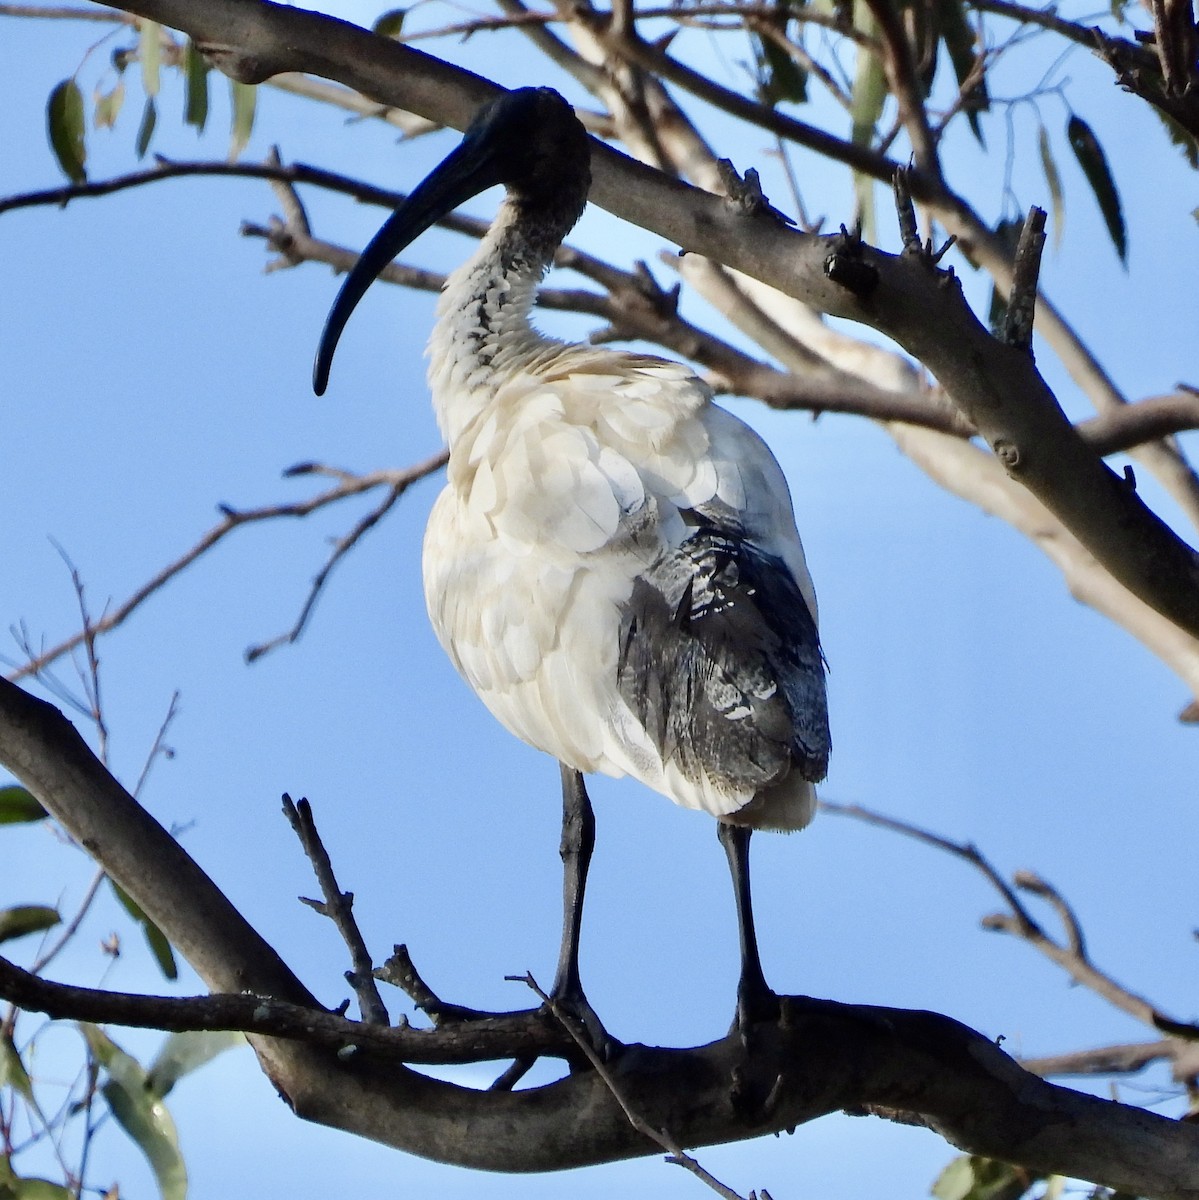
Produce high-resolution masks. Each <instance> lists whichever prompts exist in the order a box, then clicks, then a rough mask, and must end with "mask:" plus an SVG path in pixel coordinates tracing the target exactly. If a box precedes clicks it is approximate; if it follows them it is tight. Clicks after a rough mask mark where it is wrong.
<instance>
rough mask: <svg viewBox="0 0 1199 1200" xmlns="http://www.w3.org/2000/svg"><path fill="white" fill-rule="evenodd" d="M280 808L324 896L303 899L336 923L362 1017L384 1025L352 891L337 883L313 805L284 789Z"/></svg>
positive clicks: (383, 1012) (388, 1021) (388, 1020)
mask: <svg viewBox="0 0 1199 1200" xmlns="http://www.w3.org/2000/svg"><path fill="white" fill-rule="evenodd" d="M283 812H284V815H285V816H286V817H287V820H288V823H289V824H290V825H291V827H292V829H293V830H294V831H295V834H296V837H298V838H299V839H300V845H301V846H303V847H304V853H305V854H306V855H307V856H308V861H309V862H311V863H312V869H313V872H314V873H315V874H316V879H317V883H319V884H320V889H321V893H322V894H323V895H324V897H325V899H324V902H323V903H322V902H320V901H317V900H304V903H305V904H307V905H309V907H311V908H314V909H315V910H316V911H317V912H319V913H320V914H321V915H322V916H326V917H328V918H329V919H330V920H331V921H332V922H333V924H334V925H336V926H337V932H338V933H340V934H341V938H342V941H344V942H345V944H346V946H347V947H348V948H349V951H350V962H351V963H352V964H353V969H352V970H349V971H347V972H346V982H347V983H349V985H350V986H351V987H352V988H353V989H354V991H355V993H356V994H357V996H358V1007H359V1009H360V1010H361V1012H362V1019H363V1020H364V1021H365V1022H366V1023H367V1024H368V1025H382V1026H385V1027H386V1026H388V1025H390V1024H391V1018H390V1017H389V1016H388V1015H387V1008H386V1006H385V1005H384V1003H383V999H382V997H381V996H380V995H379V989H378V988H377V987H375V979H374V975H373V974H372V968H373V964H372V963H371V956H370V952H369V951H368V950H367V948H366V941H365V940H364V939H363V937H362V931H361V930H360V929H359V928H358V922H357V921H355V920H354V893H353V892H343V891H342V890H341V888H339V887H338V886H337V877H336V876H335V875H334V874H333V864H332V862H331V861H330V860H329V852H328V851H327V850H326V849H325V846H324V843H323V842H322V841H321V837H320V834H319V833H318V832H317V828H316V821H315V820H314V819H313V816H312V806H311V805H310V804H309V803H308V801H307V800H306V799H304V798H303V797H301V799H300V800H299V801H298V802H293V801H292V798H291V797H290V796H289V795H288V794H287V793H286V792H284V793H283ZM301 899H303V897H301Z"/></svg>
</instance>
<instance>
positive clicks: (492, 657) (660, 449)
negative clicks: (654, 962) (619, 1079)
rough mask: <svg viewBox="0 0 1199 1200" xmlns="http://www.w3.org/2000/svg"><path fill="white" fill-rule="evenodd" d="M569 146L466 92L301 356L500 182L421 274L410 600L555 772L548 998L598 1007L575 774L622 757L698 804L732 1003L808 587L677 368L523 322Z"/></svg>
mask: <svg viewBox="0 0 1199 1200" xmlns="http://www.w3.org/2000/svg"><path fill="white" fill-rule="evenodd" d="M590 159H591V147H590V140H589V138H588V137H587V134H586V132H585V131H584V129H583V126H582V125H581V124H580V122H579V121H578V119H577V118H576V117H575V115H574V112H573V110H572V109H571V107H570V106H569V105H568V104H567V103H566V101H565V100H564V99H563V98H562V97H561V96H559V95H558V93H557V92H554V91H552V90H550V89H548V88H522V89H519V90H517V91H512V92H508V93H506V94H504V95H502V96H501V97H500V98H499V99H497V100H494V101H492V102H491V103H489V104H487V105H486V106H485V107H484V108H483V109H482V110H481V111H480V113H479V114H478V116H477V117H476V118H475V120H474V121H473V123H472V124H471V126H470V128H469V129H468V130H467V131H466V134H465V136H464V137H463V139H462V142H461V143H460V145H459V146H458V147H457V149H455V150H454V151H453V152H452V153H451V154H450V155H449V156H448V157H447V158H446V159H445V161H444V162H442V164H441V165H440V166H439V167H437V168H436V169H435V170H434V171H433V173H432V174H431V175H429V177H428V178H427V179H425V180H424V182H423V183H421V184H420V185H419V186H418V187H417V188H416V190H415V191H413V192H412V193H411V195H410V196H409V197H408V199H407V200H406V201H405V202H404V203H403V204H402V205H401V206H400V207H399V208H398V209H397V210H396V211H395V213H393V215H392V216H391V217H390V218H389V219H388V221H387V222H386V224H385V225H384V226H383V228H382V229H381V230H380V231H379V233H378V234H377V235H376V236H375V238H374V239H373V240H372V241H371V243H370V244H369V246H368V247H367V248H366V250H365V251H364V252H363V254H362V257H361V258H360V259H359V260H358V263H357V265H356V266H355V267H354V269H353V270H352V271H351V272H350V274H349V275H348V276H347V278H346V280H345V283H344V284H343V286H342V289H341V292H340V294H339V295H338V297H337V300H336V302H335V303H334V305H333V308H332V311H331V312H330V315H329V318H328V321H327V323H326V325H325V329H324V333H323V335H322V338H321V344H320V349H319V351H318V353H317V358H316V366H315V371H314V381H313V386H314V387H315V389H316V391H317V393H318V394H322V393H323V392H324V390H325V386H326V384H327V382H328V376H329V369H330V365H331V362H332V357H333V352H334V349H335V347H336V345H337V341H338V338H339V336H340V334H341V331H342V329H343V328H344V326H345V323H346V321H347V320H348V318H349V316H350V314H351V312H352V311H353V309H354V307H355V305H356V304H357V302H358V301H359V300H360V299H361V297H362V295H363V294H364V293H365V291H366V289H367V288H368V287H369V286H370V284H371V282H372V281H373V280H374V279H375V278H376V276H377V275H378V274H379V272H380V271H382V269H383V268H384V267H385V266H386V265H387V264H388V263H389V262H390V261H391V260H392V259H393V258H394V257H395V255H396V254H398V253H399V252H400V251H401V250H402V249H403V248H404V247H405V246H407V245H408V244H409V243H410V242H411V241H413V239H415V238H416V237H417V236H418V235H419V234H421V233H422V232H423V231H424V230H426V229H427V228H429V226H430V225H432V224H433V223H434V222H436V221H438V220H439V219H440V218H442V217H443V216H445V215H446V214H447V213H448V212H450V211H451V210H452V209H453V208H455V207H456V206H457V205H459V204H461V203H463V202H464V201H466V200H468V199H470V198H471V197H472V196H475V195H477V194H478V193H479V192H481V191H484V190H485V189H487V188H490V187H492V186H494V185H497V184H503V185H504V187H505V188H506V189H507V195H506V198H505V200H504V202H503V204H502V205H501V207H500V210H499V213H498V215H497V216H496V218H495V220H494V222H493V223H492V225H491V228H490V230H489V231H488V233H487V234H486V236H485V237H484V238H483V239H482V242H481V244H480V245H479V248H478V250H477V251H476V252H475V254H474V255H473V257H472V258H471V259H470V260H469V261H468V262H467V263H466V264H464V265H463V266H461V267H459V268H458V269H457V270H456V271H454V272H453V274H451V275H450V277H449V279H448V280H447V281H446V285H445V290H444V292H443V294H442V297H441V301H440V304H439V306H438V315H437V322H436V325H435V327H434V330H433V334H432V338H431V340H430V342H429V384H430V388H431V390H432V394H433V405H434V408H435V409H436V413H437V419H438V422H439V424H440V427H441V430H442V433H443V434H444V436H445V438H446V441H447V442H448V444H449V451H450V456H449V467H448V478H447V481H446V486H445V490H444V491H443V492H442V493H441V495H440V496H439V497H438V499H437V502H436V504H435V505H434V507H433V512H432V515H431V516H430V518H429V526H428V530H427V532H426V535H425V544H424V582H425V597H426V601H427V604H428V608H429V615H430V617H431V619H432V622H433V626H434V628H435V629H436V631H437V636H438V638H439V639H440V641H441V644H442V645H443V646H444V647H445V650H446V652H447V653H448V654H449V656H450V658H451V660H452V661H453V663H454V666H455V667H456V668H457V669H458V671H459V672H460V673H461V674H462V676H463V677H464V678H465V679H466V681H467V682H468V683H469V684H470V685H471V687H472V688H473V689H474V690H475V692H476V693H478V695H479V697H480V698H481V699H482V700H483V702H484V703H485V704H486V705H487V707H488V708H489V709H490V710H491V711H492V713H494V714H495V716H496V717H497V718H498V719H499V720H500V721H501V722H502V723H503V724H504V725H505V726H506V727H507V728H508V729H509V730H510V731H511V732H512V733H514V734H516V736H517V737H520V738H522V739H524V740H525V741H526V742H528V743H529V744H531V745H533V746H535V747H537V748H538V749H539V750H543V751H545V752H546V753H547V754H552V755H553V756H554V757H555V758H556V759H557V760H558V761H559V763H560V764H561V768H562V778H563V801H564V803H563V841H562V852H563V859H564V862H565V864H566V879H565V886H564V891H565V919H564V928H563V941H562V948H561V954H560V959H559V964H558V972H557V976H556V978H555V981H554V986H553V990H552V993H551V995H552V996H553V998H554V999H556V1000H557V1001H558V1002H559V1003H561V1004H564V1005H566V1006H567V1007H569V1008H571V1009H573V1011H574V1012H575V1013H576V1014H578V1015H579V1016H580V1017H582V1018H583V1019H584V1020H585V1021H586V1022H587V1024H588V1025H589V1026H590V1027H591V1028H592V1029H593V1030H601V1029H602V1026H600V1024H599V1022H598V1019H597V1018H596V1017H595V1014H594V1013H593V1012H592V1010H591V1008H590V1006H589V1005H588V1003H587V1001H586V998H585V996H584V993H583V989H582V985H581V982H580V979H579V970H578V940H579V929H580V921H581V917H582V905H583V892H584V888H585V885H586V877H587V866H588V862H589V860H590V855H591V848H592V845H593V843H594V817H593V815H592V811H591V805H590V802H589V800H588V798H587V792H586V789H585V787H584V784H583V778H582V775H583V773H587V772H601V773H603V774H606V775H614V776H623V775H632V776H633V777H634V778H636V779H639V780H641V781H642V782H643V783H645V784H647V785H648V786H649V787H651V788H653V789H655V790H656V791H658V792H661V793H663V794H664V795H666V796H668V797H670V798H671V799H672V800H674V801H675V802H676V803H678V804H681V805H683V806H685V807H687V808H694V809H702V810H703V811H705V812H708V813H710V814H711V815H712V816H713V817H715V818H716V819H717V822H718V826H717V828H718V830H719V834H720V840H721V842H722V844H723V846H724V848H725V851H726V853H727V855H728V860H729V864H730V868H731V871H732V876H733V883H734V891H735V897H736V902H737V911H738V920H739V927H740V939H741V960H742V961H741V977H740V982H739V985H738V993H737V995H738V1009H737V1011H738V1016H739V1019H740V1020H741V1021H742V1023H746V1022H750V1021H752V1020H755V1019H759V1018H762V1017H764V1016H769V1015H770V1014H771V1013H772V1011H773V1002H774V996H773V993H772V992H771V991H770V989H769V988H768V987H767V985H766V981H765V978H764V976H763V973H762V968H761V965H760V962H759V959H758V951H757V943H756V937H755V934H754V926H753V916H752V910H751V904H750V890H749V868H748V850H749V837H750V832H751V831H752V830H754V829H781V830H795V829H801V828H803V826H805V825H806V824H807V823H808V822H809V821H810V820H811V817H812V813H813V809H814V805H815V793H814V789H813V784H814V783H815V782H816V781H818V780H820V779H822V778H823V777H824V775H825V771H826V769H827V765H828V754H829V730H828V716H827V708H826V701H825V680H824V662H823V658H822V655H821V651H820V641H819V637H818V635H817V629H816V597H815V594H814V592H813V589H812V581H811V577H810V576H809V574H808V569H807V566H806V564H805V561H804V553H803V548H802V546H801V544H800V540H799V535H798V533H797V532H796V528H795V518H794V516H793V513H792V509H791V500H790V496H789V493H788V490H787V484H786V482H785V480H784V478H783V474H782V471H781V470H780V469H779V466H778V463H777V462H776V461H775V459H774V457H773V455H772V454H771V453H770V451H769V450H768V449H767V447H766V445H765V444H764V443H763V442H762V440H761V439H760V438H759V437H758V436H757V434H755V433H754V432H753V431H752V430H751V429H750V428H749V427H748V426H746V425H744V424H743V423H742V422H741V421H739V420H738V419H737V418H736V417H734V416H732V415H730V414H729V413H727V412H726V411H724V410H723V409H721V408H719V407H717V406H716V405H715V404H713V403H712V397H711V392H710V390H709V388H708V387H707V386H706V385H705V384H704V382H703V381H702V380H700V379H699V378H697V377H696V375H695V374H694V373H693V372H692V371H690V370H689V369H688V368H687V367H685V366H682V365H680V364H678V363H673V362H668V361H665V360H663V359H660V358H654V357H651V356H648V355H643V354H634V353H622V352H618V351H614V350H611V349H599V348H596V347H592V346H587V345H574V344H564V343H562V342H558V341H554V340H551V339H549V338H546V337H544V336H542V335H541V334H540V333H538V332H537V331H536V330H535V329H534V328H533V327H532V326H531V324H530V321H529V312H530V308H531V306H532V304H533V300H534V294H535V290H536V287H537V284H538V283H539V281H540V280H541V278H542V276H543V275H544V274H545V271H546V269H547V268H548V267H549V265H550V262H551V261H552V259H553V255H554V252H555V251H556V250H557V248H558V246H559V245H560V244H561V242H562V239H563V238H564V237H565V236H566V234H567V233H568V232H569V231H570V229H571V228H572V227H573V226H574V224H575V222H576V221H577V220H578V219H579V216H580V215H581V213H582V211H583V207H584V204H585V203H586V200H587V192H588V188H589V186H590V182H591V173H590Z"/></svg>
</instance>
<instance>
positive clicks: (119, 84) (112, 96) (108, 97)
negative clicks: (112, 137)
mask: <svg viewBox="0 0 1199 1200" xmlns="http://www.w3.org/2000/svg"><path fill="white" fill-rule="evenodd" d="M92 100H93V103H94V107H93V108H92V127H93V128H94V129H111V128H112V127H113V126H114V125H115V124H116V123H117V114H118V113H119V112H120V111H121V107H122V106H123V105H124V103H125V81H124V79H118V80H117V81H116V83H115V84H114V85H113V88H112V91H110V92H101V91H100V89H99V88H97V89H96V91H95V94H94V95H93V97H92Z"/></svg>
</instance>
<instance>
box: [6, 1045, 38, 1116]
mask: <svg viewBox="0 0 1199 1200" xmlns="http://www.w3.org/2000/svg"><path fill="white" fill-rule="evenodd" d="M6 1087H9V1088H12V1089H13V1091H15V1092H17V1093H19V1094H20V1095H21V1096H24V1098H25V1099H26V1100H28V1101H29V1103H30V1104H32V1103H33V1084H32V1083H31V1082H30V1079H29V1072H28V1071H26V1070H25V1064H24V1063H23V1062H22V1061H21V1055H20V1053H19V1052H18V1050H17V1047H16V1045H15V1044H14V1043H13V1040H12V1035H11V1034H8V1033H4V1034H0V1091H3V1090H4V1088H6Z"/></svg>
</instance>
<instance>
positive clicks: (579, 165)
mask: <svg viewBox="0 0 1199 1200" xmlns="http://www.w3.org/2000/svg"><path fill="white" fill-rule="evenodd" d="M590 163H591V150H590V144H589V141H588V137H587V133H586V131H585V130H584V128H583V126H582V124H581V123H580V122H579V119H578V118H577V117H576V116H575V114H574V110H573V109H572V108H571V106H570V105H569V104H568V103H567V102H566V101H565V100H564V99H563V98H562V97H561V96H560V95H559V94H558V93H557V92H555V91H554V90H553V89H552V88H518V89H516V90H515V91H511V92H505V93H504V94H503V95H502V96H499V97H498V98H497V99H495V100H492V101H490V102H489V103H487V104H485V105H484V106H483V107H482V108H481V109H480V110H479V112H478V113H477V114H476V116H475V118H474V120H473V121H471V123H470V126H469V127H468V128H467V130H466V133H465V134H463V137H462V141H461V142H460V143H459V144H458V146H457V147H456V148H455V149H454V150H453V151H452V152H451V153H450V154H449V155H448V156H447V157H446V158H445V159H444V160H443V161H442V162H441V164H440V165H439V166H437V167H436V168H434V170H433V171H432V173H431V174H429V175H428V176H427V177H426V178H425V179H424V180H423V182H421V183H420V184H419V185H418V186H417V187H416V188H415V189H414V190H413V192H412V193H411V194H410V195H409V196H408V198H407V200H405V201H404V203H403V204H401V205H400V207H399V208H397V209H396V211H395V212H394V213H392V215H391V216H390V217H389V218H388V219H387V221H386V222H385V223H384V225H383V227H382V228H381V229H380V230H379V232H378V233H377V234H375V236H374V237H373V238H372V239H371V241H370V243H369V244H368V245H367V247H366V249H365V250H363V252H362V255H361V256H360V257H359V259H358V262H357V263H355V265H354V268H353V269H352V270H351V271H350V273H349V274H348V275H347V276H346V278H345V282H344V283H343V284H342V287H341V291H340V292H339V293H338V295H337V299H336V300H335V301H334V302H333V307H332V309H331V310H330V312H329V316H328V318H327V319H326V321H325V328H324V331H323V333H322V334H321V341H320V346H319V347H318V349H317V354H316V362H315V364H314V366H313V372H312V387H313V390H314V391H315V392H316V394H317V395H318V396H321V395H323V394H324V392H325V387H326V385H327V384H328V382H329V369H330V367H331V366H332V363H333V352H334V350H336V348H337V341H338V338H340V336H341V331H342V330H343V329H344V328H345V325H346V322H347V321H348V320H349V319H350V314H351V313H352V312H353V311H354V308H355V306H356V305H357V304H358V301H359V300H361V299H362V297H363V296H364V295H365V294H366V290H367V288H369V287H370V285H371V284H372V283H373V282H374V281H375V279H377V278H378V276H379V273H380V272H381V271H382V270H383V268H384V267H386V266H387V265H388V264H389V263H390V262H391V261H392V259H393V258H395V256H396V255H397V254H399V253H400V251H401V250H403V249H404V247H405V246H407V245H408V244H409V243H410V242H412V241H414V240H415V239H416V238H417V237H419V236H420V235H421V234H422V233H424V231H425V230H426V229H428V228H429V226H430V225H433V224H434V223H435V222H437V221H439V220H440V219H441V218H442V217H444V216H445V215H446V214H447V213H449V212H451V211H453V209H455V208H457V207H458V205H460V204H464V203H465V202H466V201H467V200H469V199H471V198H472V197H473V196H477V195H478V194H479V193H480V192H484V191H486V190H487V189H488V188H491V187H495V186H496V185H497V184H503V185H504V186H505V187H506V188H507V189H508V192H509V195H510V196H511V198H512V200H513V201H514V202H515V203H516V204H517V205H518V206H519V207H521V208H522V209H524V210H525V211H527V212H529V213H533V214H536V213H546V214H547V215H549V216H551V217H552V219H553V221H554V224H555V225H556V226H557V227H558V229H559V231H560V232H559V236H561V235H562V234H564V233H565V232H566V230H568V229H569V228H570V227H571V226H572V225H573V224H574V223H575V221H577V220H578V218H579V215H580V214H581V213H582V211H583V205H584V203H585V202H586V198H587V189H588V187H589V186H590V183H591V167H590Z"/></svg>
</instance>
